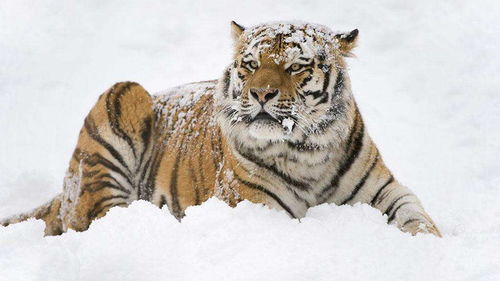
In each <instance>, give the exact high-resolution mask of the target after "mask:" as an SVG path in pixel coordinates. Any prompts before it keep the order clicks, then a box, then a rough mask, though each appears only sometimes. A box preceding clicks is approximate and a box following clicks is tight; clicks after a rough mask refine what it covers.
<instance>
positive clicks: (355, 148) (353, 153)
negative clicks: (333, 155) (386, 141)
mask: <svg viewBox="0 0 500 281" xmlns="http://www.w3.org/2000/svg"><path fill="white" fill-rule="evenodd" d="M358 124H359V125H358ZM353 126H355V127H358V126H359V129H358V130H353V131H352V133H353V134H352V136H351V137H353V138H354V140H352V141H349V143H348V149H347V153H349V154H348V156H347V157H346V158H345V160H344V161H343V163H342V165H340V167H339V169H338V171H337V173H336V174H335V176H333V177H332V180H331V181H330V184H329V185H327V186H326V187H325V188H323V190H321V192H320V194H319V195H318V198H320V199H319V200H320V202H321V203H324V202H325V201H326V200H327V199H328V198H329V197H330V196H331V195H332V194H333V192H334V191H335V190H336V189H337V187H338V184H339V182H340V180H341V179H342V177H343V176H344V175H345V174H346V173H347V172H348V171H349V170H350V169H351V166H352V164H353V163H354V162H355V161H356V159H357V158H358V156H359V153H360V152H361V150H362V148H363V138H364V131H365V127H364V124H363V121H362V120H361V117H360V116H359V113H357V114H356V117H355V119H354V125H353ZM351 147H352V149H351Z"/></svg>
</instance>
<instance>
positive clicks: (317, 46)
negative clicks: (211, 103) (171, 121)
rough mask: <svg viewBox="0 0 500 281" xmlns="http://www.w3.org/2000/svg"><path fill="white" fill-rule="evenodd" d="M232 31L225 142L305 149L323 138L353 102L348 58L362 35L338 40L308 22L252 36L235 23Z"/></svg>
mask: <svg viewBox="0 0 500 281" xmlns="http://www.w3.org/2000/svg"><path fill="white" fill-rule="evenodd" d="M232 32H233V39H234V48H235V49H234V56H233V63H232V64H231V65H230V66H229V67H228V68H227V69H226V71H225V74H224V76H223V77H222V78H221V79H220V80H219V86H218V93H217V95H216V98H217V101H218V108H219V112H220V119H219V120H220V121H221V127H222V129H223V131H225V133H226V135H229V136H230V137H231V136H233V137H237V138H239V139H244V140H245V142H247V141H248V140H252V141H253V142H254V143H256V144H259V143H261V144H264V143H269V142H283V141H286V142H290V143H294V142H295V143H296V142H304V141H305V140H306V139H307V138H308V137H309V136H311V135H323V134H324V133H325V131H328V129H329V127H330V126H331V125H332V124H333V123H335V122H336V121H338V120H340V119H342V118H343V116H345V115H346V111H348V110H349V107H350V106H351V105H352V104H353V103H354V102H353V100H352V98H351V94H350V89H349V88H350V87H349V86H350V85H349V78H348V76H347V72H346V66H345V62H344V59H343V57H345V56H350V55H351V50H352V48H353V47H354V46H355V44H356V39H357V35H358V30H357V29H355V30H353V31H351V32H348V33H334V32H333V31H331V30H330V29H328V28H327V27H324V26H321V25H313V24H305V23H271V24H263V25H258V26H255V27H251V28H247V29H246V28H244V27H242V26H241V25H238V24H237V23H235V22H232ZM325 141H326V140H325Z"/></svg>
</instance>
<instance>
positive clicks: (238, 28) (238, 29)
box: [231, 20, 245, 42]
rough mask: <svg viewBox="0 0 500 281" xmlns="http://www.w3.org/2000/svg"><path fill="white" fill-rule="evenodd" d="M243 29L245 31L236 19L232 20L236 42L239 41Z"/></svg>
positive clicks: (232, 32)
mask: <svg viewBox="0 0 500 281" xmlns="http://www.w3.org/2000/svg"><path fill="white" fill-rule="evenodd" d="M243 31H245V28H244V27H243V26H241V25H239V24H237V23H236V22H235V21H234V20H233V21H231V35H232V36H233V40H234V41H235V42H236V41H238V39H239V38H240V35H241V34H242V33H243Z"/></svg>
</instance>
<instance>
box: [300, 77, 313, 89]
mask: <svg viewBox="0 0 500 281" xmlns="http://www.w3.org/2000/svg"><path fill="white" fill-rule="evenodd" d="M311 79H312V75H309V76H307V77H306V78H304V80H302V82H301V83H300V85H299V88H302V87H304V86H305V85H306V84H307V83H308V82H309V81H311Z"/></svg>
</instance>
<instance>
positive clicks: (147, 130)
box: [135, 117, 153, 173]
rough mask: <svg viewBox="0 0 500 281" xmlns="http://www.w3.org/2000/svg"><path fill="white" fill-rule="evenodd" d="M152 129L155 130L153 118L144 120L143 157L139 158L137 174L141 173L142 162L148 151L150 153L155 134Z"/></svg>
mask: <svg viewBox="0 0 500 281" xmlns="http://www.w3.org/2000/svg"><path fill="white" fill-rule="evenodd" d="M152 129H153V120H152V118H151V117H146V118H144V120H143V121H142V132H141V139H142V146H143V150H142V153H141V156H140V158H139V163H138V164H137V170H136V171H135V172H136V173H138V172H139V169H140V168H141V166H142V161H144V155H145V154H146V151H148V148H149V145H150V140H151V136H152V133H153V130H152Z"/></svg>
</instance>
